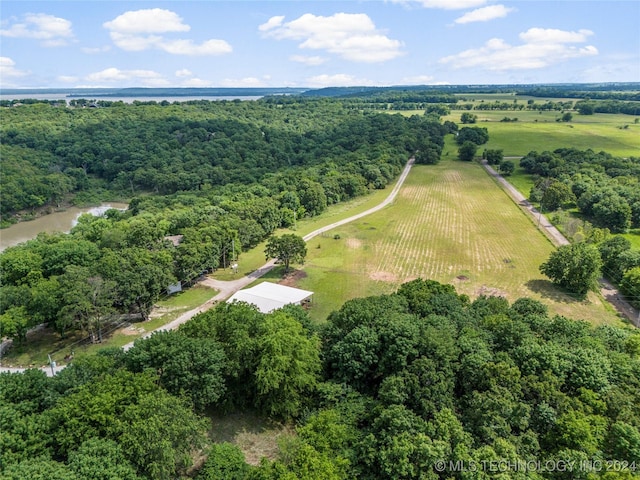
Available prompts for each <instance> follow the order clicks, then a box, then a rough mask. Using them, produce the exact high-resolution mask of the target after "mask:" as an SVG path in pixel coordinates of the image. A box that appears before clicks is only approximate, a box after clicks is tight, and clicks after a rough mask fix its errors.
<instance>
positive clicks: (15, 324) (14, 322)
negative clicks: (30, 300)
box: [0, 306, 31, 345]
mask: <svg viewBox="0 0 640 480" xmlns="http://www.w3.org/2000/svg"><path fill="white" fill-rule="evenodd" d="M30 326H31V322H30V321H29V316H28V314H27V309H26V308H25V307H22V306H21V307H11V308H9V309H8V310H7V311H5V312H4V313H3V314H2V315H0V337H9V338H11V339H13V340H14V341H15V342H16V344H18V345H22V344H24V343H25V342H26V341H27V332H28V331H29V327H30Z"/></svg>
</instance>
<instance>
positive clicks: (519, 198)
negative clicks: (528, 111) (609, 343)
mask: <svg viewBox="0 0 640 480" xmlns="http://www.w3.org/2000/svg"><path fill="white" fill-rule="evenodd" d="M511 158H516V157H511ZM517 158H520V157H517ZM482 166H483V167H484V168H485V170H486V171H487V172H488V173H489V175H491V176H492V177H493V178H494V179H495V180H496V182H498V183H499V184H500V185H501V186H502V187H503V188H504V190H505V191H506V192H507V194H509V196H510V197H511V199H512V200H513V201H514V202H515V203H517V204H518V205H520V207H522V209H523V210H524V211H525V212H526V213H527V214H529V215H530V216H531V218H532V219H533V220H534V222H536V224H537V225H538V228H539V229H540V230H541V231H542V232H543V233H544V234H545V235H547V237H549V239H550V240H551V242H552V243H553V244H554V245H555V246H556V247H559V246H562V245H568V244H569V243H570V242H569V240H567V239H566V237H565V236H564V235H563V234H562V233H560V231H559V230H558V229H557V228H556V227H554V226H553V225H552V224H551V222H550V221H549V220H547V218H546V217H545V216H544V215H542V213H541V212H539V211H538V210H537V209H536V208H535V207H534V206H533V205H532V204H531V202H529V200H527V199H526V198H525V197H524V195H522V194H521V193H520V192H519V191H518V190H516V188H515V187H514V186H513V185H511V184H510V183H509V182H508V181H507V180H505V178H504V177H503V176H502V175H500V174H499V173H498V172H496V171H495V170H494V169H493V168H492V167H491V166H490V165H489V164H487V161H486V160H483V161H482ZM599 283H600V293H601V294H602V296H603V297H604V299H605V300H607V301H608V302H609V303H610V304H611V305H612V306H613V307H614V308H615V310H616V311H617V312H618V313H620V314H621V315H623V316H624V317H625V318H627V319H628V320H629V321H630V322H631V324H632V325H635V326H636V327H638V328H640V312H638V310H637V309H635V308H633V306H632V305H631V304H630V303H629V302H627V301H626V300H625V299H624V298H623V296H622V295H621V294H620V292H619V291H618V289H617V288H616V287H615V286H614V285H613V284H612V283H611V282H609V281H608V280H607V279H606V278H600V280H599Z"/></svg>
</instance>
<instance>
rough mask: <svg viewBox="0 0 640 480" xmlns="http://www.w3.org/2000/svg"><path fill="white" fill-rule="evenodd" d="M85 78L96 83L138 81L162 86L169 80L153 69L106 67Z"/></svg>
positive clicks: (145, 84)
mask: <svg viewBox="0 0 640 480" xmlns="http://www.w3.org/2000/svg"><path fill="white" fill-rule="evenodd" d="M85 80H87V81H89V82H92V83H96V84H112V83H123V82H127V83H129V84H131V83H136V84H138V85H141V86H149V87H162V86H166V85H169V82H168V81H167V80H166V79H164V77H163V76H162V75H160V74H159V73H157V72H154V71H153V70H120V69H119V68H115V67H111V68H106V69H104V70H102V71H100V72H95V73H92V74H90V75H87V76H86V77H85Z"/></svg>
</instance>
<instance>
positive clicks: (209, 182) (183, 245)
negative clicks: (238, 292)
mask: <svg viewBox="0 0 640 480" xmlns="http://www.w3.org/2000/svg"><path fill="white" fill-rule="evenodd" d="M4 113H5V117H6V118H7V120H8V121H7V122H3V126H2V130H3V131H2V137H3V143H2V145H1V146H0V149H1V152H0V153H1V154H2V162H3V165H2V168H3V175H2V177H1V179H0V183H1V187H2V189H1V196H2V202H1V204H2V209H3V213H5V214H7V215H11V214H12V213H14V212H15V211H16V210H20V209H27V208H35V207H40V206H42V205H47V204H51V203H52V202H53V203H57V202H61V201H63V200H64V198H65V196H66V195H69V194H75V198H76V199H87V198H95V197H96V196H97V195H100V193H101V192H107V193H111V194H120V195H125V196H128V197H130V198H131V200H130V202H129V209H128V210H127V211H126V212H118V211H115V210H112V211H110V212H107V214H106V215H105V216H104V217H101V218H96V217H92V216H89V215H86V216H83V217H81V218H80V221H79V223H78V225H77V226H75V227H74V228H73V230H72V231H71V233H69V234H55V235H47V234H41V235H39V236H38V237H37V238H36V239H33V240H31V241H29V242H26V243H25V244H23V245H20V246H16V247H12V248H9V249H7V250H6V251H4V252H3V253H2V254H1V255H0V271H2V276H3V281H2V286H1V287H0V326H1V327H2V331H3V335H6V336H10V337H13V338H14V339H15V340H17V341H18V342H20V341H24V339H25V336H26V332H27V330H28V329H29V328H30V327H32V326H34V325H38V324H41V323H48V324H49V325H51V326H54V327H55V329H56V331H57V332H58V333H59V334H60V335H65V334H66V333H67V332H69V331H70V330H82V331H84V332H85V334H87V335H89V336H91V337H92V339H94V341H99V340H100V338H101V336H102V332H103V330H104V327H105V326H106V325H108V324H110V323H111V322H113V321H114V320H117V318H118V315H121V314H126V313H133V314H137V315H139V316H141V317H142V318H143V319H144V318H147V316H148V314H149V311H150V309H151V307H152V306H153V304H154V302H156V301H157V300H158V298H159V297H160V296H161V295H163V293H164V292H165V290H166V288H167V286H169V285H171V284H174V283H175V282H177V281H181V282H183V283H186V284H188V283H190V282H191V281H192V280H193V279H195V278H196V277H197V276H198V275H200V274H201V273H203V272H205V271H211V270H213V269H216V268H218V267H221V266H225V267H226V266H227V265H228V264H229V261H230V260H231V259H232V258H235V257H237V255H238V253H240V252H241V251H242V250H243V249H248V248H251V247H254V246H255V245H257V244H258V243H260V242H261V241H262V240H264V239H265V238H266V237H267V236H268V235H270V234H271V233H272V232H273V231H274V230H275V229H276V228H279V227H289V226H292V225H293V224H294V222H295V221H296V219H300V218H303V217H304V216H314V215H317V214H319V213H321V212H323V211H324V210H325V209H326V208H327V206H328V205H331V204H335V203H338V202H341V201H344V200H348V199H351V198H354V197H357V196H361V195H365V194H367V193H368V192H369V191H371V190H374V189H383V188H385V187H386V185H388V184H389V183H390V182H391V181H392V180H393V179H394V178H395V177H396V176H397V175H398V173H399V172H400V170H401V169H402V167H403V166H404V164H405V163H406V162H407V160H408V158H409V157H411V156H412V155H413V154H414V153H415V152H416V151H417V150H422V151H425V152H427V151H428V152H429V153H430V155H431V156H435V157H439V155H440V152H441V150H442V146H443V144H444V140H443V138H444V135H445V133H446V130H445V127H444V126H442V125H441V124H440V123H439V121H438V119H437V118H433V117H430V116H424V115H421V116H413V117H410V118H407V117H403V116H401V115H388V114H373V113H366V112H362V111H360V110H357V109H351V108H347V107H345V106H344V105H343V104H342V103H340V102H338V101H334V100H327V99H311V100H304V99H295V98H287V97H273V98H267V99H264V100H260V101H256V102H240V101H238V102H236V101H220V102H210V101H194V102H185V103H178V104H165V105H160V104H157V103H155V102H151V103H147V102H138V103H134V104H133V105H126V104H122V103H118V102H115V103H110V104H105V106H102V107H97V108H90V107H88V108H81V107H77V108H66V107H57V106H53V105H50V104H47V103H34V104H29V105H22V106H19V107H12V108H7V109H5V112H4ZM169 237H174V238H176V237H177V238H179V239H180V241H179V242H176V243H178V244H177V245H176V244H174V242H172V241H170V238H169ZM234 248H235V251H233V249H234Z"/></svg>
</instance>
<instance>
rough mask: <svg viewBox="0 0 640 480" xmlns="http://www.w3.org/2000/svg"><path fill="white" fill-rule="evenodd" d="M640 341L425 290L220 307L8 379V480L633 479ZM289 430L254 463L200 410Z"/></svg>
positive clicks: (639, 420)
mask: <svg viewBox="0 0 640 480" xmlns="http://www.w3.org/2000/svg"><path fill="white" fill-rule="evenodd" d="M639 396H640V333H638V332H637V331H634V330H631V329H627V328H617V327H611V326H601V327H593V326H590V325H589V324H588V323H586V322H582V321H574V320H571V319H567V318H563V317H559V316H555V317H552V316H550V315H549V314H548V313H547V310H546V307H545V306H544V305H543V304H541V303H539V302H537V301H534V300H530V299H526V298H523V299H519V300H516V301H515V302H513V303H512V304H509V303H508V302H507V301H506V300H505V299H503V298H498V297H484V296H481V297H479V298H477V299H476V300H474V301H470V300H469V298H468V297H466V296H464V295H458V294H457V293H456V292H455V290H454V288H453V287H452V286H450V285H442V284H439V283H437V282H434V281H429V280H421V279H418V280H414V281H412V282H409V283H407V284H404V285H402V286H401V287H400V289H399V290H398V291H397V293H395V294H392V295H387V296H379V297H370V298H363V299H356V300H351V301H349V302H347V303H346V304H345V305H344V306H343V307H342V308H341V309H340V310H339V311H336V312H334V313H332V314H331V315H330V316H329V318H328V319H327V322H326V323H325V324H324V325H322V326H320V327H318V326H314V325H312V324H311V322H310V321H309V319H308V317H307V316H306V312H305V311H304V310H302V309H301V308H300V307H291V306H290V307H286V308H285V309H283V310H279V311H276V312H274V313H271V314H267V315H265V314H261V313H259V312H257V310H256V309H255V308H254V307H252V306H249V305H247V304H243V303H236V304H231V305H229V304H221V305H219V306H218V307H217V308H215V309H213V310H209V311H208V312H206V313H203V314H200V315H198V316H197V317H194V318H193V319H192V320H191V321H190V322H188V323H186V324H185V325H183V326H182V327H181V328H180V329H179V330H178V331H173V332H163V333H157V334H154V335H152V336H151V337H150V338H148V339H146V340H139V341H137V342H136V344H135V346H134V347H133V348H132V349H130V350H129V351H127V352H123V351H122V350H120V349H107V350H103V351H101V353H99V354H98V355H97V356H92V357H86V358H84V359H79V360H78V361H76V362H74V363H73V364H72V365H71V366H69V367H67V368H66V369H65V370H64V371H62V372H61V373H60V374H58V375H57V376H56V377H53V378H47V377H46V376H45V375H44V373H42V372H40V371H37V370H31V371H28V372H27V373H25V374H22V375H15V374H2V375H0V410H2V415H1V416H0V419H2V420H0V421H1V422H2V425H1V426H2V428H1V429H0V450H1V451H2V460H1V462H2V463H1V465H0V468H1V469H2V478H6V479H16V480H18V479H20V480H21V479H24V478H33V479H40V478H42V479H44V478H47V479H53V478H55V479H60V480H63V479H64V480H66V479H69V480H75V479H84V478H101V479H116V478H118V479H131V480H133V479H154V480H155V479H170V478H177V477H180V476H185V475H188V476H189V477H194V478H197V479H199V480H214V479H215V480H218V479H222V478H227V479H255V480H267V479H274V480H275V479H303V480H321V479H332V480H333V479H354V478H359V479H379V478H385V479H434V480H435V479H442V480H445V479H501V480H504V479H528V480H536V479H567V480H569V479H570V480H576V479H599V478H602V479H608V480H618V479H624V480H626V479H632V478H638V470H639V469H640V403H638V397H639ZM213 412H254V413H257V414H259V415H261V416H264V417H268V418H272V419H277V420H281V421H282V420H284V421H287V422H291V423H292V425H294V427H295V435H291V436H290V437H288V441H286V442H283V443H281V445H280V451H279V454H278V457H277V458H276V459H273V460H267V459H263V460H262V462H261V463H260V465H257V466H250V465H248V464H247V463H246V462H245V460H244V457H243V454H242V452H241V451H240V450H239V448H238V447H237V446H235V445H232V444H228V443H217V444H212V443H211V442H210V441H209V440H208V439H207V430H209V431H210V432H211V431H213V432H215V430H216V428H218V427H217V425H216V424H215V422H213V423H211V421H210V420H209V421H206V420H204V418H205V417H203V416H202V414H203V413H207V414H211V413H213Z"/></svg>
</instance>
